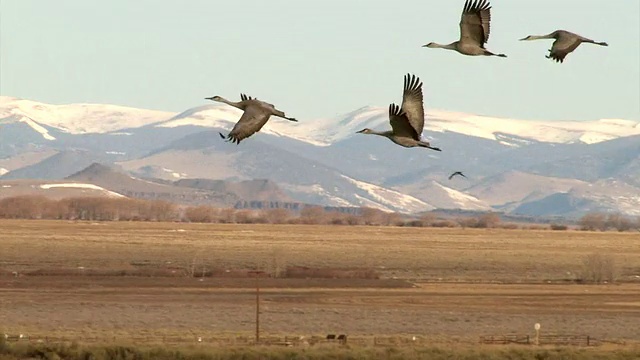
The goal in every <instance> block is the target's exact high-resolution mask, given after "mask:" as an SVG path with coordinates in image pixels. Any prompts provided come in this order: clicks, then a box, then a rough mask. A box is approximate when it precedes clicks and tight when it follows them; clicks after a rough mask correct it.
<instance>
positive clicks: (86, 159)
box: [0, 96, 640, 218]
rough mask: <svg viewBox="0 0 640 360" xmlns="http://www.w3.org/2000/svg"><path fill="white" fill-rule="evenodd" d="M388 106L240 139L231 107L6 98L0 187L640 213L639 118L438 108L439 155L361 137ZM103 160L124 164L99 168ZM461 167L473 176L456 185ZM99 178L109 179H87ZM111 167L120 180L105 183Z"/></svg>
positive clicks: (431, 125) (276, 123) (381, 120)
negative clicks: (161, 107)
mask: <svg viewBox="0 0 640 360" xmlns="http://www.w3.org/2000/svg"><path fill="white" fill-rule="evenodd" d="M387 111H388V109H387V108H386V107H373V106H367V107H363V108H361V109H357V110H355V111H353V112H351V113H348V114H345V115H343V116H338V117H336V118H327V119H299V120H300V121H299V123H291V122H289V121H286V120H282V119H278V118H276V117H273V118H272V119H271V120H270V121H269V123H267V125H265V127H264V128H263V129H262V130H261V132H259V133H257V134H255V135H254V136H252V137H251V138H249V139H246V140H245V141H243V142H242V143H241V144H239V145H235V144H231V143H226V142H224V141H222V139H220V137H219V136H218V134H217V132H219V131H222V132H227V131H229V130H230V129H231V127H232V126H233V124H234V123H235V121H237V119H238V118H239V117H240V115H241V111H239V110H237V109H235V108H232V107H229V106H226V105H217V104H211V105H203V106H199V107H195V108H192V109H187V110H185V111H183V112H181V113H177V114H176V113H170V112H164V111H155V110H144V109H135V108H128V107H122V106H116V105H105V104H70V105H50V104H43V103H39V102H35V101H31V100H26V99H19V98H12V97H6V96H5V97H0V182H4V181H9V180H11V181H16V180H17V179H32V180H33V179H39V180H43V181H45V180H46V181H62V180H64V179H66V180H73V181H77V182H83V183H87V184H94V185H96V186H99V187H101V188H104V190H105V191H111V192H115V193H118V194H122V195H125V196H132V197H140V196H141V195H140V193H142V192H140V191H136V190H134V189H137V188H138V185H134V184H133V183H131V181H130V179H137V181H145V182H146V183H147V185H146V186H147V187H148V188H149V189H150V188H152V187H153V189H154V191H147V193H156V194H157V193H167V194H169V193H170V194H178V195H175V196H174V195H170V196H169V195H167V196H169V198H170V199H174V200H176V199H191V200H184V202H186V203H198V204H200V203H211V204H214V205H216V206H231V205H232V204H234V203H237V202H238V201H276V202H299V203H306V204H318V205H324V206H338V207H361V206H367V207H373V208H378V209H381V210H384V211H398V212H404V213H419V212H423V211H428V210H433V209H461V210H475V211H488V210H494V211H501V212H504V213H507V214H516V215H527V216H561V217H568V218H575V217H579V216H581V215H583V214H585V213H587V212H592V211H602V212H621V213H624V214H628V215H640V122H637V121H630V120H624V119H601V120H594V121H530V120H518V119H502V118H493V117H488V116H479V115H473V114H465V113H458V112H450V111H441V110H437V111H435V110H434V111H430V110H429V109H428V108H427V114H426V121H425V130H424V132H423V137H424V138H426V139H428V140H429V141H430V142H431V143H432V144H433V145H435V146H437V147H440V148H441V149H442V150H443V151H442V152H435V151H431V150H428V149H423V148H411V149H407V148H402V147H399V146H397V145H395V144H393V143H391V142H390V141H388V140H387V139H384V138H381V137H374V136H367V135H362V134H356V131H358V130H361V129H363V128H365V127H368V128H372V129H387V128H389V123H388V116H387ZM95 163H99V164H103V165H106V166H108V167H109V168H110V169H115V170H114V171H109V172H105V171H98V172H96V171H95V170H96V169H95V166H96V164H95ZM92 166H93V168H92ZM83 170H84V171H85V172H84V173H83ZM454 171H463V172H464V173H465V175H466V176H467V177H466V178H463V177H454V178H453V179H451V180H449V179H448V175H449V174H450V173H452V172H454ZM92 172H94V173H97V174H98V175H95V176H93V177H90V176H88V175H87V174H91V173H92ZM78 173H81V174H82V173H83V176H80V177H79V176H78ZM74 174H75V175H76V177H75V178H74V177H73V175H74ZM100 174H103V175H100ZM105 174H110V175H108V177H110V178H111V179H110V180H109V181H107V180H104V179H101V178H100V176H107V175H105ZM113 174H120V175H118V176H122V178H117V176H116V175H113ZM252 182H254V183H252ZM149 184H151V185H149ZM193 184H200V185H199V186H200V188H199V189H198V186H195V187H194V186H193ZM144 187H145V186H142V188H144ZM155 187H160V188H162V187H165V188H164V190H162V189H160V188H158V189H156V188H155ZM169 188H170V189H171V190H170V191H169V190H168V189H169ZM6 189H8V188H5V190H6ZM247 189H250V190H247ZM147 190H148V189H147ZM155 190H158V191H155ZM2 191H3V188H0V192H2ZM194 191H195V193H194ZM136 193H137V194H138V195H136ZM187 193H188V194H190V195H186V194H187ZM176 201H177V200H176Z"/></svg>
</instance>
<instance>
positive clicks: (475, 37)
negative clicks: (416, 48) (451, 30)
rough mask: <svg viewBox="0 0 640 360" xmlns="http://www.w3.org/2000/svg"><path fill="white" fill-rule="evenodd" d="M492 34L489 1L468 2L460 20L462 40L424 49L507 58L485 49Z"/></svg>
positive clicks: (469, 0) (430, 45)
mask: <svg viewBox="0 0 640 360" xmlns="http://www.w3.org/2000/svg"><path fill="white" fill-rule="evenodd" d="M490 33H491V6H490V5H489V1H487V0H475V1H472V0H467V1H466V2H465V4H464V8H463V10H462V17H461V18H460V40H458V41H454V42H452V43H451V44H448V45H441V44H437V43H434V42H430V43H428V44H426V45H423V46H422V47H428V48H440V49H448V50H455V51H457V52H459V53H460V54H463V55H469V56H478V55H485V56H499V57H507V55H505V54H494V53H492V52H491V51H489V50H487V49H485V47H484V46H485V44H486V43H487V41H489V34H490Z"/></svg>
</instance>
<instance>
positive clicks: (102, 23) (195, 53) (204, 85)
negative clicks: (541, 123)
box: [0, 0, 640, 120]
mask: <svg viewBox="0 0 640 360" xmlns="http://www.w3.org/2000/svg"><path fill="white" fill-rule="evenodd" d="M463 4H464V0H439V1H436V0H395V1H390V0H324V1H303V0H268V1H267V0H241V1H240V0H226V1H222V0H179V1H178V0H135V1H132V0H108V1H105V0H100V1H96V0H55V1H52V0H0V11H1V14H0V16H1V19H0V20H1V24H0V30H1V34H0V62H1V79H0V93H1V94H2V95H7V96H17V97H23V98H27V99H32V100H37V101H41V102H46V103H54V104H63V103H78V102H90V103H111V104H119V105H126V106H134V107H141V108H150V109H160V110H169V111H175V112H178V111H182V110H185V109H187V108H190V107H194V106H198V105H202V104H206V103H207V101H206V100H204V99H203V98H204V97H206V96H212V95H221V96H224V97H227V98H230V99H232V100H239V93H240V92H246V93H247V94H248V95H251V96H255V97H258V98H260V99H263V100H266V101H268V102H271V103H273V104H275V105H276V106H277V107H278V108H280V109H282V110H284V111H285V112H287V114H288V115H290V116H295V117H297V118H298V119H300V120H304V119H314V118H320V117H333V116H336V115H340V114H344V113H346V112H350V111H353V110H355V109H357V108H360V107H362V106H366V105H375V106H388V105H389V103H391V102H396V103H398V104H399V103H400V102H401V100H402V97H401V96H402V84H403V75H404V74H405V73H407V72H411V73H414V74H416V75H418V76H420V78H421V79H422V80H423V82H424V83H425V86H424V90H425V106H426V107H427V109H429V108H431V109H443V110H454V111H464V112H472V113H478V114H483V115H491V116H500V117H513V118H522V119H550V120H555V119H565V120H592V119H599V118H626V119H633V120H640V100H639V99H640V90H639V89H640V1H638V0H535V1H532V0H528V1H524V0H493V1H492V5H493V10H492V18H493V21H492V27H491V30H492V31H491V38H490V39H489V43H488V45H487V48H488V49H489V50H491V51H494V52H500V53H506V54H507V55H508V56H509V57H508V58H507V59H503V58H497V57H468V56H463V55H460V54H458V53H455V52H452V51H447V50H441V49H427V48H421V45H423V44H426V43H428V42H430V41H435V42H440V43H450V42H452V41H454V40H456V39H457V38H458V35H459V28H458V22H459V20H460V13H461V10H462V7H463ZM558 28H562V29H566V30H570V31H574V32H577V33H579V34H581V35H583V36H585V37H590V38H592V39H594V40H596V41H606V42H608V43H609V47H606V48H605V47H600V46H595V45H589V44H583V45H581V46H580V48H578V49H577V50H576V51H575V52H574V53H572V54H570V55H569V56H568V57H567V59H566V60H565V63H564V64H562V65H560V64H556V63H555V62H552V61H551V60H548V59H545V57H544V56H545V55H546V54H547V49H549V48H550V46H551V42H552V41H551V40H540V41H535V42H520V41H517V40H518V39H519V38H522V37H525V36H526V35H531V34H540V35H542V34H547V33H549V32H551V31H553V30H555V29H558Z"/></svg>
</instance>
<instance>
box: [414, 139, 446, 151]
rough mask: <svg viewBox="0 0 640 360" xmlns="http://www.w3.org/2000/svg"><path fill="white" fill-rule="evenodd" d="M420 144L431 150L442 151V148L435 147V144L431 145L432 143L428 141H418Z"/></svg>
mask: <svg viewBox="0 0 640 360" xmlns="http://www.w3.org/2000/svg"><path fill="white" fill-rule="evenodd" d="M418 146H420V147H426V148H427V149H431V150H435V151H442V150H440V148H437V147H433V146H431V144H429V143H428V142H426V141H420V142H419V143H418Z"/></svg>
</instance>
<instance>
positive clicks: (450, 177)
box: [449, 171, 466, 180]
mask: <svg viewBox="0 0 640 360" xmlns="http://www.w3.org/2000/svg"><path fill="white" fill-rule="evenodd" d="M456 175H460V176H462V177H464V178H466V176H465V175H464V174H463V173H462V171H456V172H454V173H453V174H451V175H449V180H451V179H453V177H454V176H456Z"/></svg>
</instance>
